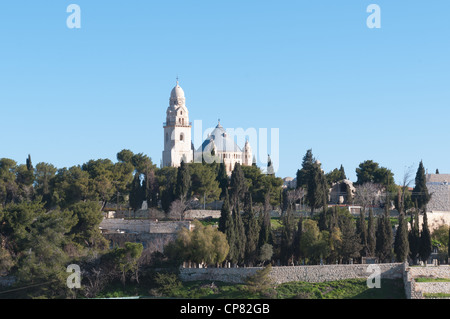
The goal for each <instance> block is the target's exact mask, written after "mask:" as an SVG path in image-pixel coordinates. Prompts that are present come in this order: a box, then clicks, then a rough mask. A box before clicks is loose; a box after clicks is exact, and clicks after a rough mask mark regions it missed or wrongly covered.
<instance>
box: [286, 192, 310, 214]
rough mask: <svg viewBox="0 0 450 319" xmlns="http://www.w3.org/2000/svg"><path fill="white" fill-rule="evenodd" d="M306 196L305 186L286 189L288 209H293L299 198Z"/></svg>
mask: <svg viewBox="0 0 450 319" xmlns="http://www.w3.org/2000/svg"><path fill="white" fill-rule="evenodd" d="M304 196H305V190H304V189H303V188H301V187H300V188H296V189H291V190H288V191H286V197H287V204H288V209H292V208H293V207H294V205H295V203H296V202H297V201H298V200H301V199H302V198H303V197H304Z"/></svg>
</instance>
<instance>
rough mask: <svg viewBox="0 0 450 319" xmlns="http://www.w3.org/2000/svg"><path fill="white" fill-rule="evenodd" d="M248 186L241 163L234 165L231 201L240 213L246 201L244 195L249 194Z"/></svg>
mask: <svg viewBox="0 0 450 319" xmlns="http://www.w3.org/2000/svg"><path fill="white" fill-rule="evenodd" d="M247 188H248V187H247V184H246V180H245V176H244V172H243V170H242V167H241V165H240V164H239V163H236V164H235V165H234V169H233V171H232V173H231V180H230V200H231V203H232V206H233V207H237V209H238V211H240V208H239V207H240V203H241V202H242V201H243V199H244V195H245V193H246V192H247Z"/></svg>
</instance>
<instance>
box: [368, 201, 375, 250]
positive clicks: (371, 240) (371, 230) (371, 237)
mask: <svg viewBox="0 0 450 319" xmlns="http://www.w3.org/2000/svg"><path fill="white" fill-rule="evenodd" d="M375 247H376V237H375V220H374V217H373V209H372V207H370V208H369V221H368V223H367V255H368V256H375Z"/></svg>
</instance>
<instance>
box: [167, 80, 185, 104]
mask: <svg viewBox="0 0 450 319" xmlns="http://www.w3.org/2000/svg"><path fill="white" fill-rule="evenodd" d="M170 98H171V99H174V100H175V99H184V91H183V89H182V88H181V86H179V85H178V81H177V85H175V87H174V88H173V89H172V92H170Z"/></svg>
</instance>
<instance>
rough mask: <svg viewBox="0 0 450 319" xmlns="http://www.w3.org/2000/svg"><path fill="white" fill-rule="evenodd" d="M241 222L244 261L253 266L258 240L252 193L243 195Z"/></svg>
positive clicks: (257, 226) (257, 225)
mask: <svg viewBox="0 0 450 319" xmlns="http://www.w3.org/2000/svg"><path fill="white" fill-rule="evenodd" d="M242 219H243V222H244V228H245V237H246V245H245V261H246V263H247V264H248V265H251V266H253V265H254V264H255V262H256V260H257V257H258V255H257V253H258V241H259V232H260V228H259V223H258V219H257V217H256V215H255V211H254V209H253V203H252V195H251V194H250V193H247V194H246V195H245V205H244V215H243V218H242Z"/></svg>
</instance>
